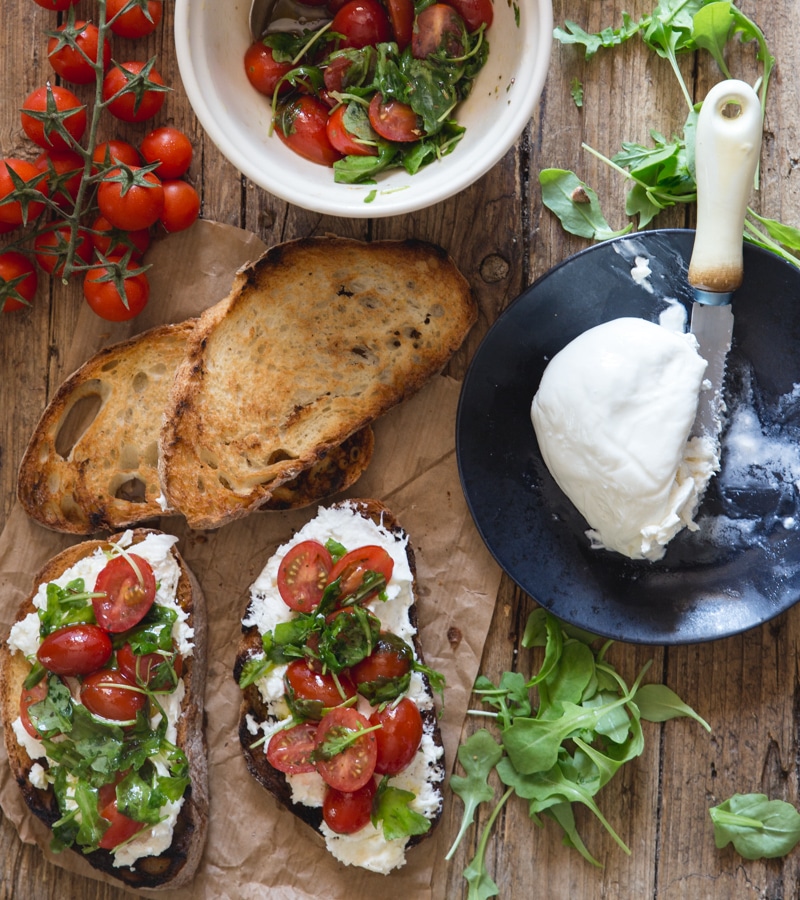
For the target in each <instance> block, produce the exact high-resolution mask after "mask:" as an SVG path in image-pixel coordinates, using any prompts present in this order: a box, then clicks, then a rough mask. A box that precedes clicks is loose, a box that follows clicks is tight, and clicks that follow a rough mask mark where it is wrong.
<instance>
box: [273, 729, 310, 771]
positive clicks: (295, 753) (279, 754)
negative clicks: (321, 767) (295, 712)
mask: <svg viewBox="0 0 800 900" xmlns="http://www.w3.org/2000/svg"><path fill="white" fill-rule="evenodd" d="M316 733H317V723H316V722H301V723H300V724H299V725H292V727H291V728H284V729H282V730H281V731H277V732H276V733H275V734H273V735H272V737H271V738H270V741H269V744H267V761H268V762H269V764H270V765H271V766H272V767H273V768H274V769H277V770H278V771H279V772H285V773H286V774H287V775H297V774H299V773H302V772H313V771H314V769H315V766H314V763H313V761H312V759H311V754H312V753H313V752H314V748H315V746H316V745H315V740H314V739H315V736H316Z"/></svg>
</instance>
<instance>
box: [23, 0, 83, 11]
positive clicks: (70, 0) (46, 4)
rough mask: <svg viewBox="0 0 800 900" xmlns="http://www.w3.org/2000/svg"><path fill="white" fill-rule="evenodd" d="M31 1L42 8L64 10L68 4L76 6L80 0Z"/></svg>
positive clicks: (67, 7) (68, 6)
mask: <svg viewBox="0 0 800 900" xmlns="http://www.w3.org/2000/svg"><path fill="white" fill-rule="evenodd" d="M33 2H34V3H35V4H37V6H41V7H43V8H44V9H52V10H53V12H64V11H65V10H68V9H69V8H70V6H76V5H77V4H78V3H79V2H80V0H33Z"/></svg>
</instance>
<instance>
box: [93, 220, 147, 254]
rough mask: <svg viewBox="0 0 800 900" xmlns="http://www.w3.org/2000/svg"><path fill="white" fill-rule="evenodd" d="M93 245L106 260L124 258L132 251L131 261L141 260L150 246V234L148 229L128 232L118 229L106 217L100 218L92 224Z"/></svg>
mask: <svg viewBox="0 0 800 900" xmlns="http://www.w3.org/2000/svg"><path fill="white" fill-rule="evenodd" d="M91 237H92V244H93V245H94V248H95V250H97V251H98V253H102V255H103V256H105V257H106V258H111V257H113V256H124V255H125V254H126V253H127V252H128V250H130V251H131V259H141V258H142V256H144V254H145V253H146V251H147V248H148V247H149V246H150V240H151V239H150V232H149V231H148V230H147V229H146V228H139V229H137V230H135V231H126V230H125V229H122V228H116V227H115V226H114V225H112V224H111V222H109V221H108V219H107V218H106V217H105V216H98V217H97V218H96V219H95V220H94V222H93V223H92V229H91Z"/></svg>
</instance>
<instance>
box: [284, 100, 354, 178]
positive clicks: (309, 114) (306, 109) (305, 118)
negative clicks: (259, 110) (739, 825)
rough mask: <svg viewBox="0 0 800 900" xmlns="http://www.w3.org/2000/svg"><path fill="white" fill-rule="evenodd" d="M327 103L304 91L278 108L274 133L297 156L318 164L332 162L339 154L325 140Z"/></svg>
mask: <svg viewBox="0 0 800 900" xmlns="http://www.w3.org/2000/svg"><path fill="white" fill-rule="evenodd" d="M327 125H328V107H327V106H325V104H324V103H323V102H322V101H321V100H318V99H317V98H316V97H311V96H308V95H304V96H302V97H298V98H297V99H296V100H293V101H292V102H291V103H287V104H286V105H285V106H283V107H281V109H280V111H279V112H278V116H277V121H276V122H275V130H276V133H277V135H278V137H279V138H280V139H281V140H282V141H283V143H284V144H286V146H287V147H289V148H290V149H291V150H294V152H295V153H297V154H298V155H299V156H302V157H303V158H304V159H307V160H309V161H310V162H314V163H319V164H320V165H322V166H332V165H333V164H334V163H335V162H336V160H337V159H341V158H342V154H341V153H339V151H338V150H337V149H336V148H335V147H334V146H333V145H332V144H331V142H330V141H329V140H328V132H327Z"/></svg>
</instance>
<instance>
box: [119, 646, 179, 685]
mask: <svg viewBox="0 0 800 900" xmlns="http://www.w3.org/2000/svg"><path fill="white" fill-rule="evenodd" d="M169 665H170V659H168V658H167V657H165V656H163V655H162V654H161V653H142V654H136V653H134V652H133V649H132V648H131V645H130V644H123V645H122V646H121V647H120V648H119V650H117V666H118V667H119V670H120V672H122V674H123V675H124V676H125V677H126V678H127V679H128V680H129V681H132V682H133V683H134V684H144V685H148V686H149V685H152V684H154V683H155V682H156V681H157V680H159V678H160V676H161V673H162V672H163V671H164V669H165V668H166V667H167V666H169ZM172 665H173V666H174V667H175V671H176V673H177V674H178V675H179V676H180V674H181V670H182V665H181V659H180V657H175V658H174V660H172Z"/></svg>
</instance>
